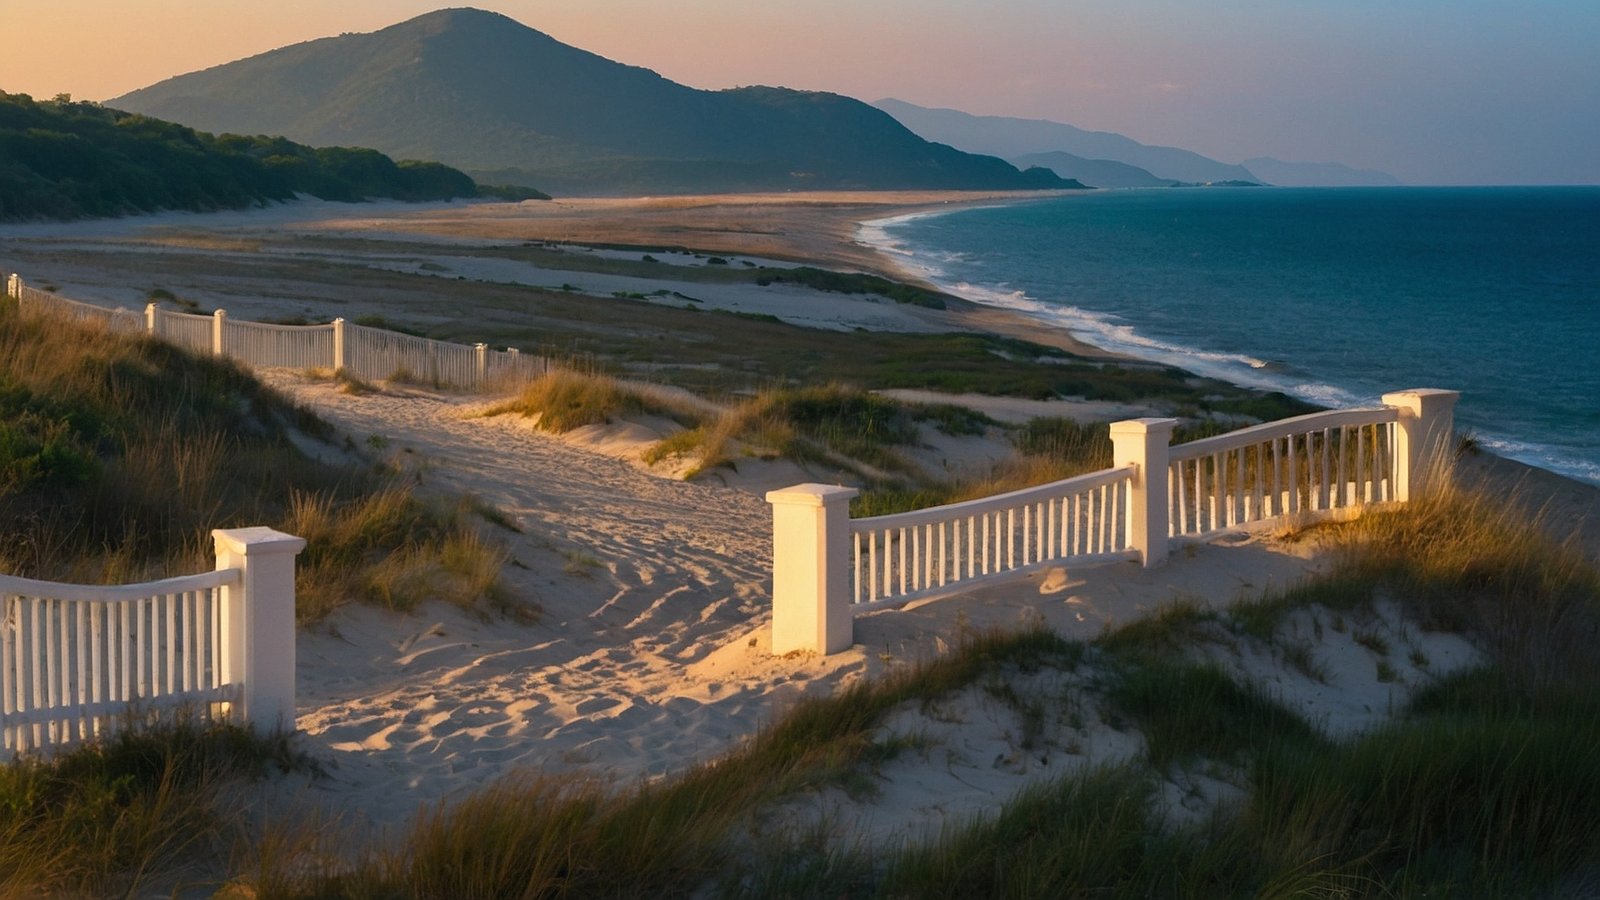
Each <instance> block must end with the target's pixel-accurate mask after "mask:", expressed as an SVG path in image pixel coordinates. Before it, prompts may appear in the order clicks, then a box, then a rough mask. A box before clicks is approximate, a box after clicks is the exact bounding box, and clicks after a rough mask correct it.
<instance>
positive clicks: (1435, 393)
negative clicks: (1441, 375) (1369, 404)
mask: <svg viewBox="0 0 1600 900" xmlns="http://www.w3.org/2000/svg"><path fill="white" fill-rule="evenodd" d="M1460 396H1461V392H1460V391H1448V390H1445V389H1443V388H1411V389H1409V390H1404V391H1390V392H1389V393H1387V394H1384V395H1383V398H1382V399H1383V402H1384V403H1397V402H1400V401H1402V400H1405V399H1407V398H1411V397H1418V398H1423V399H1427V398H1440V399H1443V398H1449V399H1452V400H1454V399H1456V398H1458V397H1460Z"/></svg>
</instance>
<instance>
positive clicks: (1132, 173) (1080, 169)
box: [1008, 150, 1181, 188]
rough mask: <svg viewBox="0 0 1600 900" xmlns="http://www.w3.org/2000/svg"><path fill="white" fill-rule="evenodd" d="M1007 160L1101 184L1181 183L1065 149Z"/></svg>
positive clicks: (1166, 184)
mask: <svg viewBox="0 0 1600 900" xmlns="http://www.w3.org/2000/svg"><path fill="white" fill-rule="evenodd" d="M1008 162H1010V163H1011V164H1012V165H1014V166H1016V167H1017V168H1019V169H1025V168H1028V167H1030V166H1043V167H1044V168H1046V169H1049V170H1050V171H1052V172H1054V173H1056V174H1057V175H1060V176H1061V177H1062V178H1075V179H1077V180H1078V181H1081V182H1083V183H1084V184H1088V185H1093V186H1095V187H1102V188H1129V187H1171V186H1173V185H1175V184H1179V183H1181V182H1178V181H1176V180H1174V179H1171V178H1161V177H1158V176H1156V175H1152V174H1150V173H1149V172H1147V171H1145V170H1144V169H1141V168H1139V167H1138V166H1130V165H1128V164H1127V163H1125V162H1117V161H1116V160H1114V159H1084V158H1083V157H1081V156H1077V155H1074V154H1071V153H1068V152H1066V151H1065V150H1051V151H1050V152H1048V153H1028V154H1024V155H1022V156H1013V157H1011V158H1010V159H1009V160H1008Z"/></svg>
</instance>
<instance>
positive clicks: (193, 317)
mask: <svg viewBox="0 0 1600 900" xmlns="http://www.w3.org/2000/svg"><path fill="white" fill-rule="evenodd" d="M74 302H75V301H74ZM156 313H157V314H158V315H160V316H161V318H163V319H177V320H178V321H180V322H204V323H206V324H207V325H210V324H211V323H212V322H214V321H216V319H217V317H216V316H207V315H201V314H200V313H186V312H178V311H177V310H175V309H162V308H161V307H159V306H158V307H156ZM234 324H238V323H234Z"/></svg>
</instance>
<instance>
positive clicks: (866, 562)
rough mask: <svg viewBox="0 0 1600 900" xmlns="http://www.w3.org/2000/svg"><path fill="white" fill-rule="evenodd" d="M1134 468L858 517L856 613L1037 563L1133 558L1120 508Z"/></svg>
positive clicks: (854, 525)
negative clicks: (960, 501) (952, 501)
mask: <svg viewBox="0 0 1600 900" xmlns="http://www.w3.org/2000/svg"><path fill="white" fill-rule="evenodd" d="M1133 475H1134V468H1133V467H1132V466H1124V467H1122V468H1119V469H1108V470H1106V471H1104V472H1095V473H1093V474H1090V475H1084V476H1081V477H1078V478H1069V479H1067V480H1066V481H1057V482H1055V483H1053V484H1046V485H1041V486H1039V487H1032V488H1026V489H1024V490H1020V491H1013V492H1011V493H1007V494H1000V495H998V496H994V497H986V498H984V499H982V500H969V501H966V502H964V503H954V504H950V505H948V506H939V507H934V508H932V509H919V510H916V511H913V512H906V513H897V514H894V515H888V516H876V517H873V518H868V519H852V520H851V521H850V535H851V538H852V540H853V543H854V545H855V546H854V555H853V559H852V565H851V567H850V579H851V582H852V585H853V590H852V596H851V602H852V604H853V605H854V606H855V611H856V612H858V613H859V612H865V611H867V610H869V609H873V608H876V607H878V606H883V605H888V604H894V603H905V602H907V601H910V600H915V599H917V598H918V597H923V596H927V595H931V594H934V593H937V592H939V591H942V590H945V589H947V588H949V587H950V586H952V585H956V584H960V585H962V586H963V587H971V586H973V585H974V584H975V583H977V582H980V581H984V580H990V579H994V578H997V577H1000V576H1005V575H1009V574H1011V573H1013V572H1015V571H1017V570H1019V569H1028V568H1032V567H1033V566H1035V565H1038V564H1039V563H1044V562H1061V561H1073V560H1076V561H1087V560H1099V559H1113V558H1134V557H1135V555H1136V554H1134V553H1133V551H1131V550H1129V549H1128V548H1127V546H1126V543H1125V540H1124V539H1125V537H1126V535H1125V532H1124V529H1123V527H1122V516H1123V515H1124V510H1125V508H1126V504H1127V492H1128V484H1129V483H1130V482H1131V481H1132V480H1133Z"/></svg>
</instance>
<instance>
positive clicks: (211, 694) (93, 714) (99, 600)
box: [0, 528, 305, 754]
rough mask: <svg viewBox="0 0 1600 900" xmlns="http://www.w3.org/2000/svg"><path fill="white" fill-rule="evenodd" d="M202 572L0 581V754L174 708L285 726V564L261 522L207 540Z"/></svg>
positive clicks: (288, 576)
mask: <svg viewBox="0 0 1600 900" xmlns="http://www.w3.org/2000/svg"><path fill="white" fill-rule="evenodd" d="M212 537H213V539H214V541H215V547H216V569H215V570H214V571H211V572H203V573H200V574H197V575H188V576H183V577H180V578H168V579H165V580H161V581H153V582H147V583H144V584H130V585H109V586H106V585H73V584H60V583H56V582H48V581H35V580H32V579H27V578H17V577H14V576H11V575H0V748H3V750H5V751H9V752H10V753H12V754H21V753H27V752H30V751H40V750H49V749H53V748H57V747H62V746H67V745H71V744H74V743H77V742H80V741H84V740H89V739H93V738H97V737H100V736H103V735H105V734H107V733H109V732H110V731H111V730H113V729H116V728H118V727H121V726H123V725H124V724H128V723H130V722H136V721H147V720H149V719H150V718H152V717H159V716H160V715H162V714H163V713H166V712H170V711H171V710H173V709H176V708H183V709H185V710H192V711H194V712H196V713H198V714H199V715H201V716H203V717H209V718H229V719H232V720H235V721H240V722H244V723H248V724H250V725H251V726H252V727H255V728H256V729H257V730H259V731H263V732H265V731H271V730H274V729H278V728H284V727H287V728H291V729H292V728H293V727H294V666H295V644H294V558H295V555H296V554H298V553H299V552H300V550H301V549H302V548H304V547H305V541H304V540H302V539H300V538H297V537H292V536H290V535H286V534H282V533H280V532H277V531H273V530H272V529H269V528H238V529H227V530H221V529H219V530H217V531H213V532H212Z"/></svg>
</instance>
